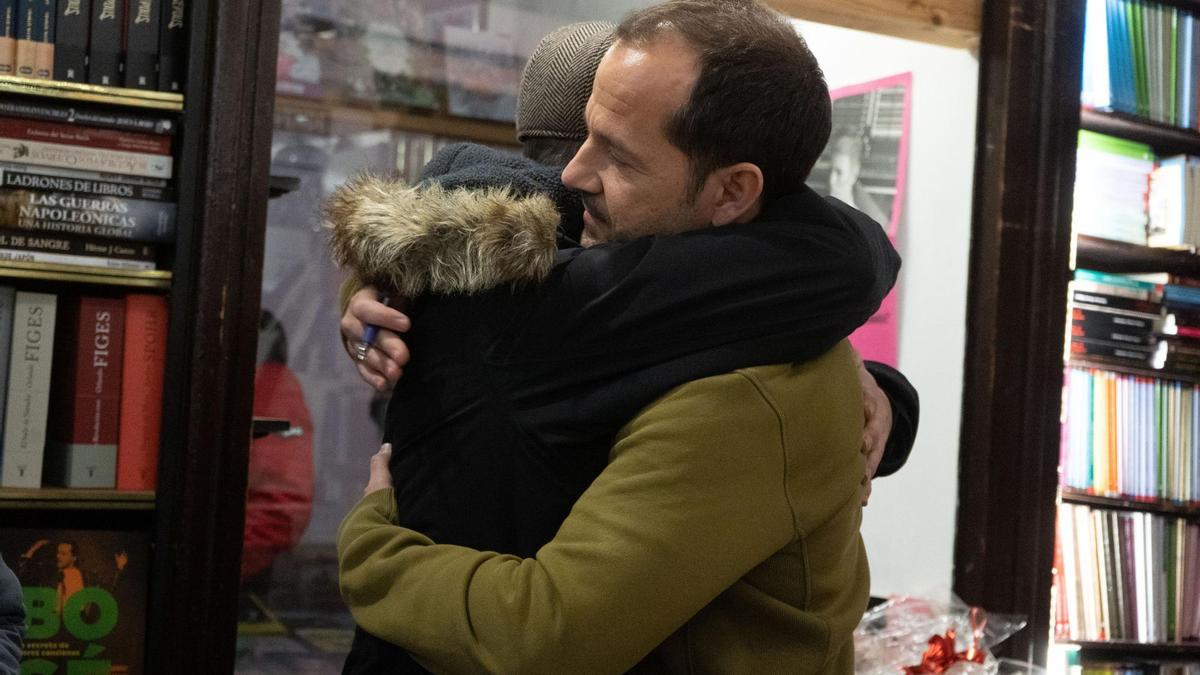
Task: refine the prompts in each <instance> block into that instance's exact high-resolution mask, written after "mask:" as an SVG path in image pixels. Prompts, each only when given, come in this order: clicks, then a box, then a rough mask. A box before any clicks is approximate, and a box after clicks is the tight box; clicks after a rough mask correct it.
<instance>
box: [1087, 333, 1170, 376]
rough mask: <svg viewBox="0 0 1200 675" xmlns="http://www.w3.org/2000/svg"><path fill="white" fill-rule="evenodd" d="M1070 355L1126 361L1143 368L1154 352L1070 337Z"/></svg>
mask: <svg viewBox="0 0 1200 675" xmlns="http://www.w3.org/2000/svg"><path fill="white" fill-rule="evenodd" d="M1071 354H1072V355H1074V356H1079V357H1084V358H1089V357H1099V358H1107V359H1115V360H1118V361H1127V362H1130V363H1136V364H1137V365H1139V366H1141V367H1143V368H1144V367H1146V366H1147V364H1148V363H1149V362H1150V357H1151V356H1153V354H1154V351H1153V350H1152V349H1151V348H1149V347H1140V346H1137V345H1126V344H1120V343H1115V342H1109V341H1106V340H1093V339H1091V338H1076V337H1072V338H1071Z"/></svg>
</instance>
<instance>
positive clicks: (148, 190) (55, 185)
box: [0, 165, 175, 202]
mask: <svg viewBox="0 0 1200 675" xmlns="http://www.w3.org/2000/svg"><path fill="white" fill-rule="evenodd" d="M5 188H7V189H12V190H36V191H38V192H72V193H75V194H81V195H95V196H97V197H117V198H120V199H138V200H147V201H155V202H169V201H174V198H175V195H174V194H173V193H172V192H170V191H168V190H164V189H162V188H158V187H149V186H145V185H130V184H129V183H116V182H113V181H107V180H94V179H90V178H71V177H68V176H57V175H54V174H52V173H35V172H30V171H20V170H12V169H10V168H8V167H6V166H4V165H0V189H5Z"/></svg>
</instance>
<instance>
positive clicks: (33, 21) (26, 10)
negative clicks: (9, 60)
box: [14, 0, 42, 77]
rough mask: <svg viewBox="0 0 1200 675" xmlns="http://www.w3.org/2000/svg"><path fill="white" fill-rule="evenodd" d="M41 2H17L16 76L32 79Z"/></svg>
mask: <svg viewBox="0 0 1200 675" xmlns="http://www.w3.org/2000/svg"><path fill="white" fill-rule="evenodd" d="M40 5H41V0H17V51H16V59H15V61H14V63H15V68H16V74H17V75H19V76H21V77H33V72H34V68H35V67H36V66H37V41H38V40H39V39H40V38H41V33H42V30H41V25H40V24H41V20H40V19H41V13H40V12H39V11H38V9H39V6H40Z"/></svg>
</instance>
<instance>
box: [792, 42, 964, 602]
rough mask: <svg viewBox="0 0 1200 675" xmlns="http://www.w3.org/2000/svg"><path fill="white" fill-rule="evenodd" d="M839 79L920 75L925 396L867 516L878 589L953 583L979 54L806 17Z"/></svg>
mask: <svg viewBox="0 0 1200 675" xmlns="http://www.w3.org/2000/svg"><path fill="white" fill-rule="evenodd" d="M796 25H797V27H798V28H799V30H800V32H801V34H802V35H804V37H805V38H806V39H807V40H808V43H809V46H810V47H811V48H812V50H813V52H814V53H815V54H816V55H817V58H818V59H819V60H820V62H821V66H822V68H823V69H824V70H825V76H826V78H827V80H828V81H829V86H830V88H831V89H835V88H838V87H843V86H846V85H850V84H856V83H859V82H867V81H870V80H875V79H879V78H882V77H886V76H889V75H895V74H898V73H904V72H911V73H912V74H913V97H912V101H913V111H912V117H911V129H910V133H911V137H910V138H911V141H910V145H909V157H908V187H907V191H906V194H905V197H904V200H905V212H904V217H903V218H902V220H901V223H900V230H901V231H900V236H899V241H898V245H899V249H900V253H901V255H902V256H903V258H904V267H903V272H902V274H901V277H900V284H901V291H900V300H899V307H900V370H901V371H903V372H904V374H905V375H906V376H908V378H909V379H910V380H911V381H912V383H913V384H914V385H915V386H916V387H917V390H918V391H919V392H920V395H921V424H920V429H919V432H918V435H917V442H916V446H915V447H914V448H913V454H912V457H911V459H909V461H908V464H907V465H906V466H905V467H904V469H903V470H901V471H900V473H898V474H896V475H895V476H893V477H890V478H886V479H883V480H877V481H875V485H874V493H873V495H872V497H871V503H870V505H869V506H868V507H867V509H866V511H865V514H864V524H863V536H864V537H865V538H866V541H867V550H868V553H869V555H870V558H871V577H872V580H871V590H872V593H873V594H875V595H888V594H892V593H925V592H928V591H930V590H933V589H938V588H948V587H949V586H950V583H951V572H952V565H953V558H954V523H955V509H956V503H957V491H958V483H957V481H958V440H959V419H960V416H961V415H960V410H961V407H962V399H961V397H962V373H963V368H962V366H963V348H964V340H965V332H966V331H965V328H966V323H965V322H966V302H967V295H966V287H967V254H968V249H969V246H970V233H971V189H972V182H973V181H972V177H973V174H974V161H975V109H976V87H977V81H978V72H979V62H978V61H977V60H976V59H975V58H974V57H972V56H971V55H970V54H969V53H968V52H966V51H964V50H957V49H949V48H946V47H937V46H933V45H927V44H923V43H918V42H912V41H908V40H902V39H899V38H890V37H883V36H879V35H875V34H871V33H864V32H860V31H854V30H849V29H845V28H836V27H833V26H826V25H823V24H815V23H810V22H805V21H797V22H796Z"/></svg>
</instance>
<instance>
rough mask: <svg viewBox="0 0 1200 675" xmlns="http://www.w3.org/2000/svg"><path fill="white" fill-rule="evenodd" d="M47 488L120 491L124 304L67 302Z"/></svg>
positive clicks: (61, 321) (95, 299)
mask: <svg viewBox="0 0 1200 675" xmlns="http://www.w3.org/2000/svg"><path fill="white" fill-rule="evenodd" d="M59 312H60V314H59V321H58V329H57V332H56V338H55V352H56V353H57V355H58V363H56V364H55V367H54V376H53V378H52V385H51V390H50V391H51V399H52V400H53V401H54V406H53V408H52V410H53V413H54V420H55V423H54V426H53V427H52V428H51V430H50V432H49V436H50V442H49V443H48V444H47V447H46V458H45V462H44V466H45V469H44V470H45V475H44V477H43V482H44V483H45V484H46V485H60V486H62V487H87V488H114V487H116V486H117V434H118V425H119V423H120V406H121V358H122V356H123V355H124V348H123V346H122V345H123V344H124V340H125V302H124V300H122V299H120V298H99V297H77V296H72V297H67V298H64V299H63V302H62V307H61V308H60V310H59Z"/></svg>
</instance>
